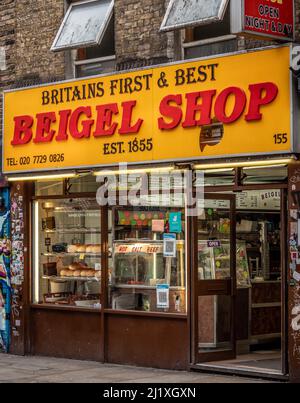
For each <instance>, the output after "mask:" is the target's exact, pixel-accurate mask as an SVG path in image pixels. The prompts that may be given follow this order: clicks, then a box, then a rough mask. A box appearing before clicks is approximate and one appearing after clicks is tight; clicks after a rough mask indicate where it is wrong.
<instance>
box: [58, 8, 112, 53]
mask: <svg viewBox="0 0 300 403" xmlns="http://www.w3.org/2000/svg"><path fill="white" fill-rule="evenodd" d="M113 7H114V0H88V1H82V2H79V3H74V4H71V5H70V7H69V9H68V11H67V13H66V15H65V18H64V20H63V22H62V24H61V26H60V29H59V31H58V33H57V35H56V38H55V40H54V42H53V45H52V48H51V50H53V51H61V50H68V49H78V48H85V47H90V46H97V45H100V44H101V43H102V41H103V39H104V37H105V32H106V30H107V28H108V26H109V24H110V22H111V20H112V16H113Z"/></svg>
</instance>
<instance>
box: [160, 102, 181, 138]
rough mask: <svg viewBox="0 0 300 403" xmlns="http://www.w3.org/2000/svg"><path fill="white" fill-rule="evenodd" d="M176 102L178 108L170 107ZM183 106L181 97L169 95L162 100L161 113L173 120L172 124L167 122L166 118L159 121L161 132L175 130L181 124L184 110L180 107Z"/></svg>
mask: <svg viewBox="0 0 300 403" xmlns="http://www.w3.org/2000/svg"><path fill="white" fill-rule="evenodd" d="M172 102H174V103H175V104H176V105H177V106H173V105H170V103H172ZM180 105H182V96H181V95H168V96H166V97H165V98H163V99H162V101H161V103H160V106H159V111H160V113H161V115H162V116H164V117H167V118H169V119H172V120H171V122H169V123H168V122H166V121H165V119H164V118H159V119H158V127H159V129H160V130H172V129H175V128H176V127H177V126H178V125H179V124H180V122H181V119H182V110H181V108H178V106H180Z"/></svg>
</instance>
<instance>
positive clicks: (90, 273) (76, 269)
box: [59, 262, 101, 280]
mask: <svg viewBox="0 0 300 403" xmlns="http://www.w3.org/2000/svg"><path fill="white" fill-rule="evenodd" d="M59 275H60V277H67V278H70V277H73V278H77V279H82V278H96V279H99V280H100V278H101V270H94V269H92V268H90V267H88V266H87V265H86V264H85V263H76V262H74V263H72V264H70V265H69V266H68V267H64V268H62V269H61V270H60V272H59Z"/></svg>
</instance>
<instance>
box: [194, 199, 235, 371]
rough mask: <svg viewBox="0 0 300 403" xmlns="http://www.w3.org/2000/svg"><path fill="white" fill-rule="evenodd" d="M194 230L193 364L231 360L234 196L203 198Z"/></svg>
mask: <svg viewBox="0 0 300 403" xmlns="http://www.w3.org/2000/svg"><path fill="white" fill-rule="evenodd" d="M193 227H194V232H193V233H194V242H193V245H194V254H193V256H194V264H193V268H194V269H193V285H194V287H193V348H194V352H193V355H194V362H195V363H196V364H197V363H203V362H209V361H221V360H226V359H234V358H235V356H236V335H235V297H236V270H235V265H236V251H235V249H236V239H235V196H234V195H219V194H206V195H205V201H204V209H203V212H202V213H201V214H200V215H198V217H195V218H194V226H193Z"/></svg>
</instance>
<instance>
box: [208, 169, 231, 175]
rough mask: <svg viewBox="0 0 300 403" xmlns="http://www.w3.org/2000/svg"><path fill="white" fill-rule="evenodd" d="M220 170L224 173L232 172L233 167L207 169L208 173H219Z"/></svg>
mask: <svg viewBox="0 0 300 403" xmlns="http://www.w3.org/2000/svg"><path fill="white" fill-rule="evenodd" d="M219 172H222V173H224V172H232V173H233V168H226V169H223V168H219V169H206V170H205V173H206V174H216V173H219Z"/></svg>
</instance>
